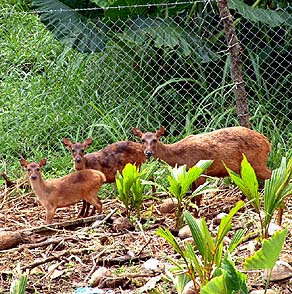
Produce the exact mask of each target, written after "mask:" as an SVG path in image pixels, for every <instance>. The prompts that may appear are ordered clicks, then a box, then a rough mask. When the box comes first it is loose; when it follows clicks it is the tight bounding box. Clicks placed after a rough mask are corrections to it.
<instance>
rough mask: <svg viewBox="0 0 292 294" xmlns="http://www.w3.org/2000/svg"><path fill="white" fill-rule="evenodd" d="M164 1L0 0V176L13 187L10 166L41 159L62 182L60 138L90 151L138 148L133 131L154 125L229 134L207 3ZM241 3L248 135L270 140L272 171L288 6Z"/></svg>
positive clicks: (283, 113)
mask: <svg viewBox="0 0 292 294" xmlns="http://www.w3.org/2000/svg"><path fill="white" fill-rule="evenodd" d="M166 2H171V1H151V4H149V5H147V6H145V5H139V1H131V5H128V2H127V1H119V2H118V3H117V2H116V1H98V0H94V1H81V2H80V1H29V0H3V1H1V4H0V40H1V42H0V52H1V53H0V54H1V71H0V124H1V128H0V140H1V144H0V164H1V171H6V172H7V173H8V174H9V175H10V176H11V177H12V178H13V177H18V176H19V175H20V174H22V171H21V168H20V166H19V162H18V159H19V157H20V156H24V157H26V158H28V159H29V160H40V159H41V158H43V157H47V158H48V168H47V170H48V171H49V172H50V173H51V174H54V175H63V174H66V173H67V172H68V171H70V170H72V163H71V158H70V154H69V152H68V150H66V149H65V147H64V146H62V143H61V140H62V138H63V137H65V136H66V137H69V138H70V139H72V140H80V141H83V140H85V139H86V138H87V137H89V136H92V137H93V138H94V144H93V145H92V147H91V148H92V149H91V150H97V149H100V148H102V147H104V146H106V145H107V144H110V143H113V142H115V141H118V140H127V139H133V140H136V139H134V138H133V137H132V135H131V132H130V129H131V127H139V128H140V129H142V130H143V131H146V130H155V129H157V128H158V127H160V126H164V127H165V128H166V129H167V132H168V133H167V136H166V139H165V141H166V142H174V141H177V140H179V139H181V138H182V137H184V136H186V135H188V134H190V133H199V132H206V131H211V130H214V129H218V128H222V127H226V126H233V125H238V121H237V116H236V110H235V100H234V95H233V82H232V80H231V78H230V73H229V67H230V59H229V54H228V50H227V46H226V42H225V36H224V30H223V26H222V24H221V23H220V20H219V15H218V11H217V6H216V2H212V1H211V2H208V3H205V2H204V1H203V2H193V1H190V2H188V1H176V3H178V5H170V4H168V5H166ZM179 2H182V3H181V4H179ZM245 2H246V4H247V5H246V4H244V3H243V2H242V1H238V0H232V1H230V2H229V5H230V7H231V12H232V14H233V15H234V19H235V24H236V29H237V33H238V38H239V40H240V45H241V46H242V52H243V70H244V74H245V76H244V79H245V83H246V91H247V93H248V105H249V110H250V121H251V126H252V128H253V129H255V130H257V131H259V132H262V133H264V134H265V135H266V136H267V137H268V138H269V140H270V141H271V143H272V146H273V150H272V153H271V157H270V166H271V167H272V168H273V167H276V166H278V165H279V163H280V158H281V157H282V156H284V155H285V154H286V153H287V152H289V150H290V148H291V142H292V141H291V138H292V136H291V130H292V127H291V126H292V125H291V112H292V105H291V89H292V87H291V72H292V71H291V68H292V67H291V58H289V56H290V55H291V46H292V45H291V25H292V20H291V6H290V5H289V1H284V0H283V1H282V0H279V1H276V0H272V1H271V0H269V1H267V0H265V1H256V2H255V3H253V2H251V1H245ZM117 4H118V5H119V7H120V8H119V9H117V8H115V6H117ZM69 5H70V6H69ZM124 6H125V7H124ZM251 6H253V7H254V9H253V10H252V9H251ZM97 7H101V8H102V9H96V8H97ZM121 7H122V8H121ZM123 7H124V8H123ZM71 8H73V9H75V10H73V12H72V10H70V9H71ZM268 8H271V10H270V9H268ZM59 9H63V11H62V12H61V13H60V12H58V10H59ZM78 9H79V10H78ZM34 10H36V11H39V12H37V13H35V12H34ZM52 11H53V12H52ZM290 57H291V56H290Z"/></svg>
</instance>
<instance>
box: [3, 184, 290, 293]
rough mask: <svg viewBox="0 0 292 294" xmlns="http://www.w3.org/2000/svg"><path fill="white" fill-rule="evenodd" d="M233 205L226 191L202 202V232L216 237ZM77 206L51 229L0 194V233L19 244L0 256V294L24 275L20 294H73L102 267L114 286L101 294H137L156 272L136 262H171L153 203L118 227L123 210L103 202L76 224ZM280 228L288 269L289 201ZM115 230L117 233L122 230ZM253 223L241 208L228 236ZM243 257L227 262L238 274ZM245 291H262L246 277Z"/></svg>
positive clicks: (40, 212)
mask: <svg viewBox="0 0 292 294" xmlns="http://www.w3.org/2000/svg"><path fill="white" fill-rule="evenodd" d="M240 198H241V194H240V192H239V191H238V189H236V188H234V187H232V186H230V187H229V188H223V189H222V191H220V192H216V193H213V194H208V195H205V196H204V198H203V202H202V206H201V208H200V216H201V217H205V219H206V221H207V223H208V225H209V227H210V230H211V231H216V227H217V226H218V223H219V221H218V218H217V216H218V214H220V213H228V212H229V211H230V209H231V208H232V207H233V206H234V205H235V204H236V202H237V201H238V200H239V199H240ZM80 205H81V203H80V204H78V205H75V206H71V207H68V208H62V209H59V210H58V211H57V213H56V215H55V219H54V222H57V224H56V225H53V226H46V225H45V221H44V220H45V210H44V209H43V208H42V207H41V206H40V204H39V203H38V202H37V200H36V198H35V196H34V194H33V193H32V192H31V191H30V189H22V188H20V187H14V188H7V187H3V189H2V190H1V197H0V232H1V231H12V232H19V233H20V235H21V240H20V242H19V244H16V246H14V247H12V248H9V249H5V250H1V251H0V293H9V289H10V285H11V282H12V280H13V279H15V277H17V276H19V275H20V274H22V273H27V274H28V283H27V290H26V293H74V291H75V290H76V289H78V288H82V287H86V286H88V285H89V281H90V279H91V276H92V274H93V273H94V272H95V270H96V269H98V268H99V267H100V266H104V267H106V268H108V269H110V271H111V272H112V273H114V276H115V279H114V280H112V281H111V282H110V283H108V284H103V286H104V287H107V288H109V289H111V292H108V293H137V289H139V288H140V287H142V286H143V285H145V284H146V282H147V281H148V280H149V279H151V278H153V276H157V275H160V274H161V272H158V273H157V272H149V271H145V268H144V266H143V265H144V262H145V261H146V260H148V259H150V258H157V259H159V260H160V262H161V263H163V264H169V261H168V258H178V256H177V255H176V254H175V252H174V250H173V249H172V248H171V246H170V245H169V244H168V243H167V242H166V241H165V240H164V239H162V238H160V237H158V236H157V234H156V230H157V228H158V227H159V226H163V227H168V228H169V229H170V230H171V231H172V232H174V234H176V233H177V232H176V231H175V230H174V227H175V218H174V214H167V215H161V214H160V212H159V209H158V206H159V203H158V201H157V200H149V201H146V202H145V204H144V205H143V208H142V221H141V223H139V222H137V221H136V222H135V221H133V225H132V226H128V224H127V222H126V221H125V222H124V223H123V221H122V223H119V225H118V227H117V222H115V220H117V219H118V218H120V217H122V218H121V219H122V220H123V219H124V220H125V218H124V216H125V213H124V207H123V204H122V203H121V202H120V201H119V200H117V199H106V200H103V209H104V210H103V214H100V215H96V216H93V217H89V218H85V219H76V216H77V214H78V211H79V209H80ZM286 205H287V208H286V210H285V211H284V215H283V222H282V225H283V226H285V225H288V227H289V229H290V231H289V234H288V236H287V239H286V243H285V245H284V248H283V250H282V253H281V259H283V260H285V261H287V262H288V263H290V264H292V254H291V253H292V236H291V224H292V199H291V197H290V199H288V201H287V203H286ZM123 224H124V225H125V227H123ZM256 226H257V215H256V214H255V213H254V212H253V210H252V208H251V207H249V206H246V207H244V208H243V209H242V210H241V211H240V212H238V213H237V214H236V215H235V217H234V219H233V228H232V230H231V232H230V237H231V235H232V233H233V232H234V231H235V230H236V229H238V228H242V227H246V228H248V229H249V230H250V232H253V231H254V230H255V228H256ZM249 255H251V248H250V246H249V241H247V242H245V243H244V244H241V245H240V246H239V247H238V248H237V251H236V253H235V254H234V257H233V258H234V260H235V263H236V265H237V267H238V268H239V269H241V268H242V264H243V260H244V258H245V257H246V256H249ZM248 281H249V288H250V289H263V288H264V280H263V278H262V277H261V273H260V272H252V273H250V272H249V273H248ZM270 288H272V289H276V290H278V291H279V293H282V294H288V293H292V282H291V280H289V279H288V280H284V281H280V282H277V283H275V282H274V283H272V282H271V283H270ZM156 293H176V290H175V288H174V286H173V284H172V283H171V282H167V281H166V280H165V279H163V278H162V279H159V282H157V284H156Z"/></svg>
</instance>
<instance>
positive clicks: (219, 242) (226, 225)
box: [213, 201, 244, 267]
mask: <svg viewBox="0 0 292 294" xmlns="http://www.w3.org/2000/svg"><path fill="white" fill-rule="evenodd" d="M243 205H244V202H243V201H238V202H237V204H236V206H235V207H233V208H232V209H231V210H230V212H229V214H228V215H226V216H225V217H223V218H222V220H221V222H220V225H219V229H218V233H217V237H216V239H215V248H217V250H216V251H214V253H213V254H214V260H215V263H216V265H217V267H219V266H220V264H221V261H222V252H223V240H224V237H225V236H226V235H227V233H228V232H229V231H230V229H231V221H232V218H233V216H234V215H235V213H236V212H237V211H238V210H239V209H240V208H242V207H243Z"/></svg>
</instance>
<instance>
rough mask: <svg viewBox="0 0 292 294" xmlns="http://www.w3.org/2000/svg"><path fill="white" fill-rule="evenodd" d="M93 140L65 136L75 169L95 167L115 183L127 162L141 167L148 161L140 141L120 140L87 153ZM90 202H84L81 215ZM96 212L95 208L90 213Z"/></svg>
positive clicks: (109, 180) (107, 179) (83, 214)
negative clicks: (74, 139) (72, 139)
mask: <svg viewBox="0 0 292 294" xmlns="http://www.w3.org/2000/svg"><path fill="white" fill-rule="evenodd" d="M92 142H93V139H92V138H87V139H86V140H85V141H84V142H83V143H80V142H76V143H73V142H71V141H70V140H69V139H68V138H63V144H64V145H65V146H66V147H68V148H69V149H70V150H71V154H72V157H73V160H74V168H75V170H84V169H94V170H99V171H101V172H103V173H104V174H105V177H106V183H114V182H115V178H116V173H117V171H120V172H121V171H122V170H123V168H124V167H125V165H126V164H127V163H132V164H136V166H138V167H140V166H141V164H142V163H143V162H145V161H146V156H145V154H144V150H143V147H142V145H141V144H140V143H137V142H132V141H119V142H115V143H113V144H110V145H108V146H106V147H105V148H103V149H100V150H98V151H96V152H92V153H87V154H85V150H86V148H88V146H90V145H91V144H92ZM89 207H90V204H88V203H86V202H85V201H84V202H83V206H82V208H81V211H80V212H79V215H80V216H83V217H84V216H87V214H88V210H89ZM94 213H95V208H94V207H93V209H92V210H91V212H90V213H89V215H93V214H94Z"/></svg>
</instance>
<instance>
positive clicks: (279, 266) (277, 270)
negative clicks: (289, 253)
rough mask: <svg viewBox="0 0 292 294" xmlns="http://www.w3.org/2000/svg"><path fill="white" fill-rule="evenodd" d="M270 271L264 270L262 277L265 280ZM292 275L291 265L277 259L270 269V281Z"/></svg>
mask: <svg viewBox="0 0 292 294" xmlns="http://www.w3.org/2000/svg"><path fill="white" fill-rule="evenodd" d="M269 273H270V271H269V270H265V271H264V275H263V276H264V279H265V280H267V278H268V276H269ZM290 277H292V267H291V265H289V263H287V262H285V261H282V260H278V261H276V264H275V266H274V267H273V269H272V274H271V279H270V280H271V281H280V280H284V279H287V278H290Z"/></svg>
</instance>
